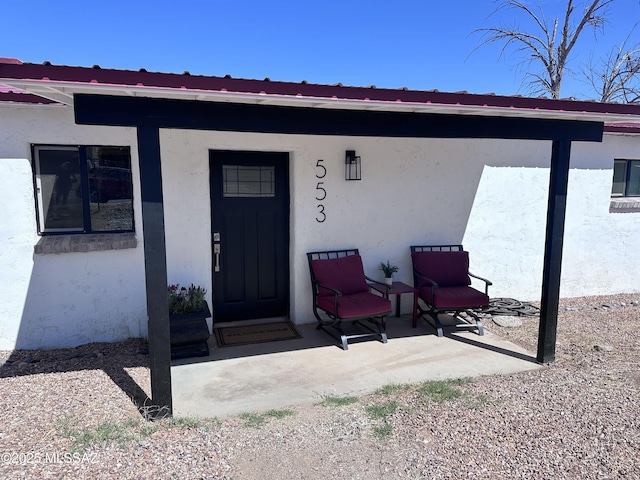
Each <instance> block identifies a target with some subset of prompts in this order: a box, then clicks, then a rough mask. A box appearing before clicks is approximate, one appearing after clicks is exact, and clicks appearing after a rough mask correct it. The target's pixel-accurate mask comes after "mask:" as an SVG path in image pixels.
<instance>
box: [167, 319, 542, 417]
mask: <svg viewBox="0 0 640 480" xmlns="http://www.w3.org/2000/svg"><path fill="white" fill-rule="evenodd" d="M315 327H316V324H315V323H314V324H307V325H297V326H296V328H297V329H298V331H299V333H300V334H301V335H302V337H303V338H300V339H295V340H286V341H280V342H271V343H262V344H254V345H243V346H235V347H224V348H219V347H218V346H217V345H216V344H215V338H214V337H213V336H212V337H211V339H210V342H209V343H210V347H211V353H210V355H209V356H208V357H202V358H200V359H185V360H177V361H174V362H172V367H171V378H172V390H173V407H174V415H175V416H178V417H180V416H198V417H218V418H224V417H227V416H232V415H237V414H240V413H244V412H254V411H265V410H269V409H277V408H284V407H287V406H292V405H296V404H304V403H314V402H318V401H320V400H322V399H323V398H324V397H326V396H329V395H336V396H344V395H362V394H366V393H371V392H373V391H375V390H376V389H378V388H380V387H382V386H385V385H389V384H398V383H419V382H424V381H428V380H442V379H448V378H460V377H475V376H486V375H499V374H509V373H515V372H520V371H526V370H533V369H536V368H541V365H540V364H538V363H537V362H536V359H535V355H534V354H531V353H530V352H527V351H525V350H524V349H522V348H521V347H518V346H517V345H514V344H513V343H511V342H508V341H506V340H504V339H503V338H501V337H498V336H497V335H494V334H492V333H491V332H490V331H486V333H485V335H484V336H478V335H477V334H476V333H473V332H465V331H461V332H455V333H454V332H452V333H449V334H446V335H445V337H442V338H438V337H437V336H436V335H435V330H434V329H433V328H432V327H431V326H430V325H428V324H427V323H426V322H425V321H419V322H418V327H417V328H415V329H414V328H411V319H410V317H409V316H401V317H400V318H395V317H393V318H392V317H390V318H389V319H388V321H387V334H388V337H389V341H388V343H387V344H382V343H381V342H379V341H376V340H371V339H367V340H364V341H360V342H358V341H354V342H349V350H347V351H343V350H342V349H341V348H340V347H339V346H338V344H337V341H335V340H334V339H333V338H332V337H331V336H330V335H328V334H327V333H325V332H323V331H320V330H316V328H315Z"/></svg>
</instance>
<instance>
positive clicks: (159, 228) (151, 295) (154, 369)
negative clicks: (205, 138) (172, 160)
mask: <svg viewBox="0 0 640 480" xmlns="http://www.w3.org/2000/svg"><path fill="white" fill-rule="evenodd" d="M138 155H139V162H140V186H141V197H142V230H143V232H144V271H145V278H146V285H147V315H148V328H149V334H148V335H149V364H150V365H149V367H150V370H151V401H152V403H153V406H154V407H155V408H157V409H158V410H157V411H156V412H154V414H155V415H156V416H157V417H164V416H169V415H172V414H173V404H172V397H171V341H170V333H169V304H168V300H167V256H166V246H165V235H164V206H163V201H162V172H161V169H160V131H159V129H158V128H149V127H138Z"/></svg>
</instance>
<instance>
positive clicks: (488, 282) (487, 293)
mask: <svg viewBox="0 0 640 480" xmlns="http://www.w3.org/2000/svg"><path fill="white" fill-rule="evenodd" d="M467 273H468V274H469V276H470V277H473V278H477V279H478V280H481V281H483V282H484V294H485V295H489V285H493V283H492V282H491V281H490V280H487V279H486V278H482V277H479V276H478V275H474V274H473V273H471V272H467Z"/></svg>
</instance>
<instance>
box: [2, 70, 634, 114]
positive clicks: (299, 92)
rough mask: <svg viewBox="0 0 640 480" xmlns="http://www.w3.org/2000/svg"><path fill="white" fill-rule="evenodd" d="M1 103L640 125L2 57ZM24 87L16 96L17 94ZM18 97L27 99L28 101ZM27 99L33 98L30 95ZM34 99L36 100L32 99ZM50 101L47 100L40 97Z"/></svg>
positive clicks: (562, 107) (625, 109)
mask: <svg viewBox="0 0 640 480" xmlns="http://www.w3.org/2000/svg"><path fill="white" fill-rule="evenodd" d="M0 83H2V84H6V85H8V86H10V87H11V89H12V92H8V91H7V92H3V91H2V90H0V101H3V100H5V101H19V100H18V99H19V98H22V99H23V101H24V102H32V101H35V100H36V98H37V97H40V100H39V101H38V103H47V102H48V103H61V104H65V105H72V104H73V95H74V94H75V93H94V94H105V95H125V96H144V97H156V98H176V99H186V100H198V101H217V102H220V101H223V102H241V103H258V104H269V105H289V106H303V107H313V108H341V109H357V110H381V111H409V112H430V113H449V114H460V115H465V114H474V115H500V116H532V117H538V118H544V117H554V118H567V119H580V120H594V121H606V122H637V121H640V104H617V103H599V102H592V101H576V100H570V99H562V100H553V99H548V98H531V97H522V96H500V95H495V94H471V93H468V92H439V91H437V90H409V89H406V88H403V89H387V88H376V87H375V86H370V87H354V86H343V85H341V84H337V85H321V84H312V83H307V82H305V81H303V82H300V83H295V82H282V81H271V80H270V79H268V78H265V79H264V80H250V79H240V78H233V77H231V76H229V75H227V76H225V77H215V76H203V75H191V74H190V73H189V72H184V73H182V74H175V73H160V72H147V71H146V70H144V69H141V70H138V71H132V70H116V69H103V68H100V67H99V66H97V65H94V66H93V67H77V66H66V65H52V64H50V63H49V62H45V63H43V64H34V63H24V62H21V61H20V60H18V59H15V58H0ZM16 89H18V92H19V93H17V92H16ZM17 95H24V96H22V97H20V96H17ZM27 95H28V96H27ZM34 96H35V97H34ZM42 99H46V100H42Z"/></svg>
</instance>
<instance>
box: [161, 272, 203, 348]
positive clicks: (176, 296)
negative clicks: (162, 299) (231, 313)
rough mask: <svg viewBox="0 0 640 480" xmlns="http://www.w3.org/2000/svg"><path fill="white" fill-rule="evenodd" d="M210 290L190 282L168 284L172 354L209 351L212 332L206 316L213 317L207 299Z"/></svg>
mask: <svg viewBox="0 0 640 480" xmlns="http://www.w3.org/2000/svg"><path fill="white" fill-rule="evenodd" d="M206 293H207V291H206V289H204V288H203V287H200V286H196V285H194V284H191V286H190V287H188V288H187V287H181V286H180V285H179V284H175V285H169V286H168V287H167V299H168V301H169V326H170V331H171V358H172V359H177V358H185V357H201V356H207V355H209V345H208V343H207V340H209V337H210V335H211V334H210V333H209V327H208V325H207V320H206V319H207V318H209V317H211V312H210V311H209V305H207V301H206V300H205V299H204V297H205V295H206Z"/></svg>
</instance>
